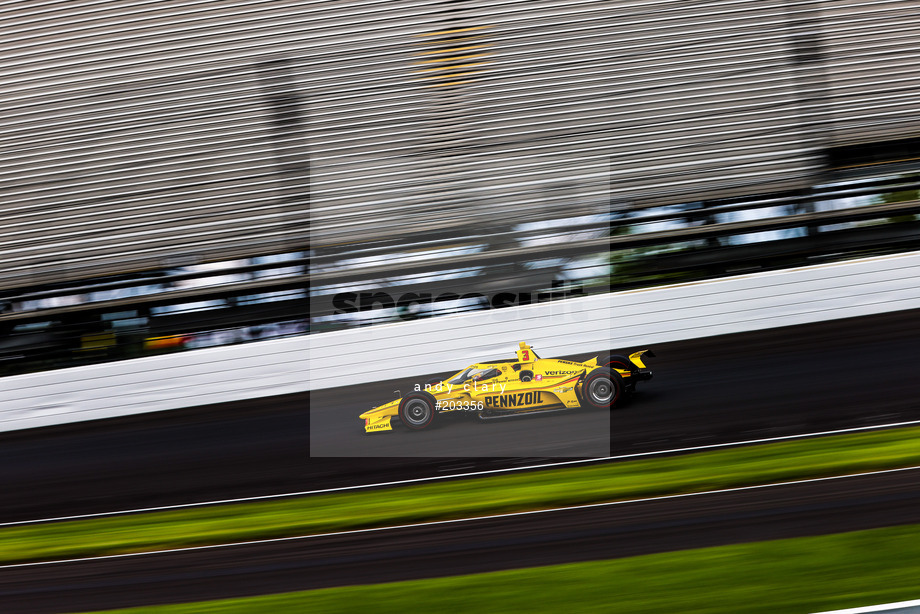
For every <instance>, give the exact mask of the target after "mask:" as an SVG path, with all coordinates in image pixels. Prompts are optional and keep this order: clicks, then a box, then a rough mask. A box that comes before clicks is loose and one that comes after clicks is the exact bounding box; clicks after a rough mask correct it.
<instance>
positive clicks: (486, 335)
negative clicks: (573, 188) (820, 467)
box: [0, 252, 920, 431]
mask: <svg viewBox="0 0 920 614" xmlns="http://www.w3.org/2000/svg"><path fill="white" fill-rule="evenodd" d="M915 308H920V252H912V253H908V254H899V255H894V256H883V257H876V258H867V259H862V260H854V261H848V262H842V263H836V264H827V265H819V266H813V267H805V268H800V269H792V270H786V271H776V272H767V273H755V274H750V275H742V276H737V277H732V278H728V279H722V280H713V281H705V282H698V283H687V284H678V285H673V286H665V287H661V288H652V289H647V290H634V291H628V292H618V293H614V294H608V295H601V296H589V297H582V298H576V299H570V300H567V301H561V302H558V303H543V304H538V305H527V306H522V307H510V308H506V309H499V310H493V311H485V312H476V313H470V314H459V315H455V316H444V317H440V318H434V319H429V320H421V321H415V322H401V323H393V324H384V325H378V326H373V327H367V328H358V329H352V330H346V331H337V332H331V333H323V334H318V335H312V336H308V337H295V338H290V339H276V340H271V341H261V342H256V343H250V344H244V345H237V346H229V347H222V348H208V349H201V350H194V351H190V352H185V353H178V354H170V355H164V356H155V357H148V358H139V359H136V360H129V361H122V362H116V363H107V364H102V365H91V366H85V367H75V368H70V369H62V370H58V371H51V372H45V373H35V374H28V375H19V376H13V377H6V378H2V379H0V401H2V402H0V431H9V430H15V429H23V428H32V427H37V426H44V425H50V424H61V423H67V422H77V421H81V420H93V419H99V418H107V417H114V416H123V415H130V414H137V413H143V412H150V411H162V410H170V409H180V408H183V407H192V406H196V405H202V404H206V403H219V402H224V401H232V400H241V399H249V398H259V397H264V396H271V395H277V394H287V393H294V392H302V391H306V390H310V389H314V390H318V389H322V388H334V387H338V386H348V385H351V384H355V383H358V382H368V381H381V380H386V379H395V378H405V377H415V376H420V375H425V374H428V373H437V372H442V371H450V370H459V369H460V368H462V367H463V366H465V365H466V364H469V363H471V362H475V361H477V360H480V359H487V358H498V357H511V356H512V355H513V352H514V350H515V349H516V347H517V343H518V342H519V341H527V342H528V343H530V344H531V345H533V346H534V348H535V349H536V350H537V351H538V352H539V353H540V354H541V355H542V356H546V357H550V356H557V355H562V354H573V353H580V352H594V351H604V350H605V349H608V348H611V349H613V348H631V347H636V346H654V345H655V344H658V343H664V342H669V341H678V340H683V339H692V338H698V337H709V336H713V335H721V334H726V333H736V332H744V331H752V330H760V329H766V328H772V327H778V326H789V325H793V324H805V323H809V322H819V321H823V320H832V319H837V318H847V317H853V316H862V315H871V314H878V313H884V312H889V311H897V310H902V309H915Z"/></svg>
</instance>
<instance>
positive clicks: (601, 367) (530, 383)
mask: <svg viewBox="0 0 920 614" xmlns="http://www.w3.org/2000/svg"><path fill="white" fill-rule="evenodd" d="M643 356H651V357H654V356H655V355H654V354H653V353H652V352H651V351H650V350H642V351H640V352H635V353H634V354H630V356H629V357H628V358H627V357H625V356H619V355H609V356H602V357H595V358H592V359H591V360H589V361H587V362H572V361H570V360H557V359H552V358H540V357H539V356H537V354H536V352H534V351H533V348H532V347H530V346H529V345H527V344H526V343H524V342H523V341H522V342H521V343H520V347H519V349H518V351H517V358H508V359H502V360H490V361H488V362H481V363H476V364H474V365H471V366H469V367H467V368H466V369H463V370H462V371H460V372H459V373H456V374H455V375H452V376H451V377H449V378H447V379H445V380H437V379H435V380H430V381H428V382H427V383H425V384H424V386H422V385H420V384H416V385H415V386H414V388H415V389H414V390H413V391H411V392H409V394H407V395H405V396H403V397H401V398H398V399H396V400H394V401H390V402H389V403H385V404H383V405H380V406H379V407H375V408H373V409H370V410H368V411H366V412H364V413H363V414H361V416H360V418H361V419H362V420H364V431H365V433H377V432H380V431H391V430H393V426H394V424H402V425H403V426H405V427H406V428H408V429H410V430H413V431H420V430H422V429H425V428H428V427H429V426H431V425H432V423H434V422H435V421H436V420H437V416H438V415H439V414H443V413H449V412H450V413H455V412H471V413H473V414H474V415H475V416H476V417H477V418H478V419H480V420H489V419H491V418H500V417H505V416H510V415H514V414H522V413H533V412H543V411H557V410H563V409H574V408H578V407H587V408H593V409H610V408H612V407H614V406H615V405H616V404H617V402H619V401H620V400H622V399H623V398H624V397H625V396H626V395H628V394H630V393H631V392H632V391H634V390H635V389H636V384H638V383H639V382H641V381H645V380H650V379H651V378H652V372H651V371H650V370H649V369H648V368H647V367H646V366H645V364H644V363H643V362H642V359H643Z"/></svg>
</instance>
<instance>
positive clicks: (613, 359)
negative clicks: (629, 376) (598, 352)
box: [597, 354, 639, 373]
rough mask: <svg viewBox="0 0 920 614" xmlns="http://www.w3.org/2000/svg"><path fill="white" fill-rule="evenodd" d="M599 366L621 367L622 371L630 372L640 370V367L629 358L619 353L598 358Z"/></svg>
mask: <svg viewBox="0 0 920 614" xmlns="http://www.w3.org/2000/svg"><path fill="white" fill-rule="evenodd" d="M597 366H599V367H607V368H608V369H619V370H620V371H629V372H630V373H632V372H633V371H638V370H639V367H637V366H636V365H634V364H633V362H632V361H631V360H630V359H629V358H627V357H626V356H621V355H619V354H609V355H607V356H601V357H600V358H598V359H597Z"/></svg>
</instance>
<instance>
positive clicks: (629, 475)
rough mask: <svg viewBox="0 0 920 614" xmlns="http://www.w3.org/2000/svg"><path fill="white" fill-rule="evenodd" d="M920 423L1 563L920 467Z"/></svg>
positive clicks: (264, 510)
mask: <svg viewBox="0 0 920 614" xmlns="http://www.w3.org/2000/svg"><path fill="white" fill-rule="evenodd" d="M918 437H920V428H918V427H913V428H903V429H893V430H887V431H879V432H870V433H858V434H848V435H836V436H832V437H823V438H817V439H807V440H796V441H789V442H783V443H771V444H763V445H757V446H750V447H742V448H732V449H726V450H718V451H711V452H700V453H694V454H687V455H682V456H674V457H666V458H655V459H644V460H635V461H628V462H619V463H609V464H602V465H593V466H587V467H569V468H564V469H553V470H543V471H534V472H524V473H515V474H505V475H498V476H489V477H482V478H471V479H464V480H450V481H445V482H437V483H427V484H418V485H412V486H402V487H396V488H388V489H381V490H371V491H358V492H345V493H336V494H326V495H316V496H310V497H300V498H295V499H288V500H281V501H263V502H254V503H242V504H232V505H221V506H213V507H205V508H193V509H182V510H171V511H164V512H151V513H144V514H136V515H129V516H117V517H111V518H96V519H89V520H77V521H67V522H56V523H50V524H40V525H29V526H17V527H6V528H3V529H0V563H14V562H27V561H38V560H51V559H65V558H79V557H88V556H99V555H106V554H121V553H127V552H142V551H150V550H162V549H168V548H180V547H187V546H197V545H208V544H221V543H228V542H236V541H246V540H253V539H265V538H272V537H286V536H293V535H308V534H314V533H325V532H331V531H342V530H349V529H360V528H367V527H378V526H387V525H398V524H405V523H413V522H422V521H430V520H445V519H451V518H463V517H469V516H480V515H487V514H497V513H504V512H513V511H522V510H534V509H543V508H550V507H557V506H566V505H578V504H586V503H596V502H602V501H614V500H623V499H632V498H638V497H649V496H659V495H667V494H676V493H689V492H699V491H705V490H712V489H719V488H729V487H738V486H749V485H755V484H767V483H772V482H781V481H787V480H796V479H803V478H814V477H824V476H832V475H842V474H847V473H857V472H864V471H871V470H878V469H890V468H897V467H908V466H915V465H920V446H918V445H917V441H918Z"/></svg>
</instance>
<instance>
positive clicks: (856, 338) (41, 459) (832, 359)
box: [0, 311, 920, 521]
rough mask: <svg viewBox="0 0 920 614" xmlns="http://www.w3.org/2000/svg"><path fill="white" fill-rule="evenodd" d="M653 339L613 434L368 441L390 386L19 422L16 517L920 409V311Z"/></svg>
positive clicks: (492, 463) (659, 444) (11, 464)
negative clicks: (79, 420)
mask: <svg viewBox="0 0 920 614" xmlns="http://www.w3.org/2000/svg"><path fill="white" fill-rule="evenodd" d="M619 349H621V350H623V351H629V350H631V349H638V348H619ZM653 349H654V350H655V351H656V353H657V354H658V358H656V359H652V360H650V361H649V363H650V366H651V368H652V369H653V370H654V372H655V379H654V380H653V381H652V382H648V383H646V384H643V385H641V392H640V393H639V394H638V395H637V396H636V398H635V399H634V401H633V402H632V403H631V404H630V405H628V406H627V407H624V408H622V409H617V410H615V411H614V412H613V413H612V414H610V415H609V420H610V428H609V430H600V431H599V430H598V429H597V424H598V420H600V421H602V422H603V423H605V421H606V420H607V419H608V416H607V415H598V414H596V413H591V412H581V411H578V412H574V413H570V414H569V413H565V412H560V413H554V414H546V415H542V416H527V417H519V418H512V419H505V420H496V421H492V422H490V423H486V424H479V423H476V422H475V421H471V420H462V419H461V420H453V421H451V422H452V423H449V424H444V425H443V427H442V428H437V429H435V430H433V431H431V432H427V431H426V432H422V433H407V432H394V433H385V434H380V435H375V436H365V435H363V433H362V431H363V429H362V423H361V422H360V421H359V420H358V419H357V414H358V413H360V412H361V411H363V410H364V409H366V408H367V407H369V406H370V405H372V404H374V403H379V402H381V401H382V400H386V399H388V398H391V397H392V390H393V388H394V387H398V385H397V386H394V383H393V382H385V383H374V384H368V385H356V386H354V387H351V388H348V389H337V390H323V391H318V392H315V393H313V394H312V395H308V394H302V395H289V396H284V397H274V398H267V399H259V400H253V401H245V402H240V403H228V404H223V405H212V406H206V407H199V408H195V409H191V410H178V411H173V412H162V413H158V414H148V415H143V416H134V417H129V418H120V419H114V420H104V421H97V422H89V423H83V424H77V425H69V426H61V427H49V428H44V429H35V430H32V431H24V432H20V433H9V434H6V435H2V436H0V521H11V520H20V519H29V518H40V517H49V516H58V515H65V514H76V513H89V512H101V511H110V510H118V509H129V508H138V507H148V506H155V505H166V504H177V503H187V502H195V501H204V500H210V499H223V498H229V497H241V496H251V495H265V494H274V493H279V492H290V491H302V490H311V489H317V488H325V487H332V486H341V485H348V484H361V483H370V482H377V481H385V480H395V479H405V478H411V477H420V476H426V475H439V474H445V473H454V472H460V471H475V470H482V469H493V468H497V467H504V466H514V465H528V464H533V463H534V462H541V461H546V460H547V459H551V458H559V457H578V456H584V455H585V454H586V453H597V452H603V451H606V449H607V446H608V441H607V437H608V435H607V434H608V433H610V434H611V438H610V441H609V449H610V451H611V452H612V453H615V454H621V453H634V452H642V451H650V450H662V449H671V448H678V447H685V446H693V445H703V444H710V443H720V442H730V441H739V440H747V439H754V438H760V437H769V436H779V435H791V434H799V433H806V432H813V431H824V430H830V429H835V428H846V427H853V426H864V425H872V424H882V423H891V422H899V421H906V420H918V419H920V403H918V402H917V398H918V392H920V378H917V377H916V375H915V370H916V365H917V364H918V360H917V359H918V354H920V312H918V311H904V312H895V313H891V314H885V315H880V316H872V317H864V318H855V319H848V320H838V321H832V322H824V323H820V324H811V325H803V326H797V327H788V328H782V329H774V330H768V331H762V332H754V333H742V334H737V335H725V336H721V337H714V338H709V339H701V340H691V341H684V342H676V343H668V344H661V345H658V346H655V347H654V348H653ZM401 385H403V386H405V385H406V382H402V383H401ZM308 407H309V408H312V416H309V415H308V413H309V412H308ZM311 420H312V422H313V424H312V425H311V424H310V422H311ZM311 426H313V437H314V441H313V447H314V449H313V450H312V451H313V453H314V456H313V457H311V456H310V453H311V449H310V447H311V442H310V437H309V435H308V433H309V432H310V427H311ZM319 433H322V438H323V439H322V441H321V442H319V441H317V440H316V438H317V436H318V434H319ZM323 453H326V454H331V453H334V454H336V455H338V456H328V457H317V456H315V455H316V454H323ZM512 453H515V454H521V456H519V457H515V458H507V456H508V455H510V454H512ZM413 455H415V457H413ZM451 455H455V456H456V457H453V456H451Z"/></svg>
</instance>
